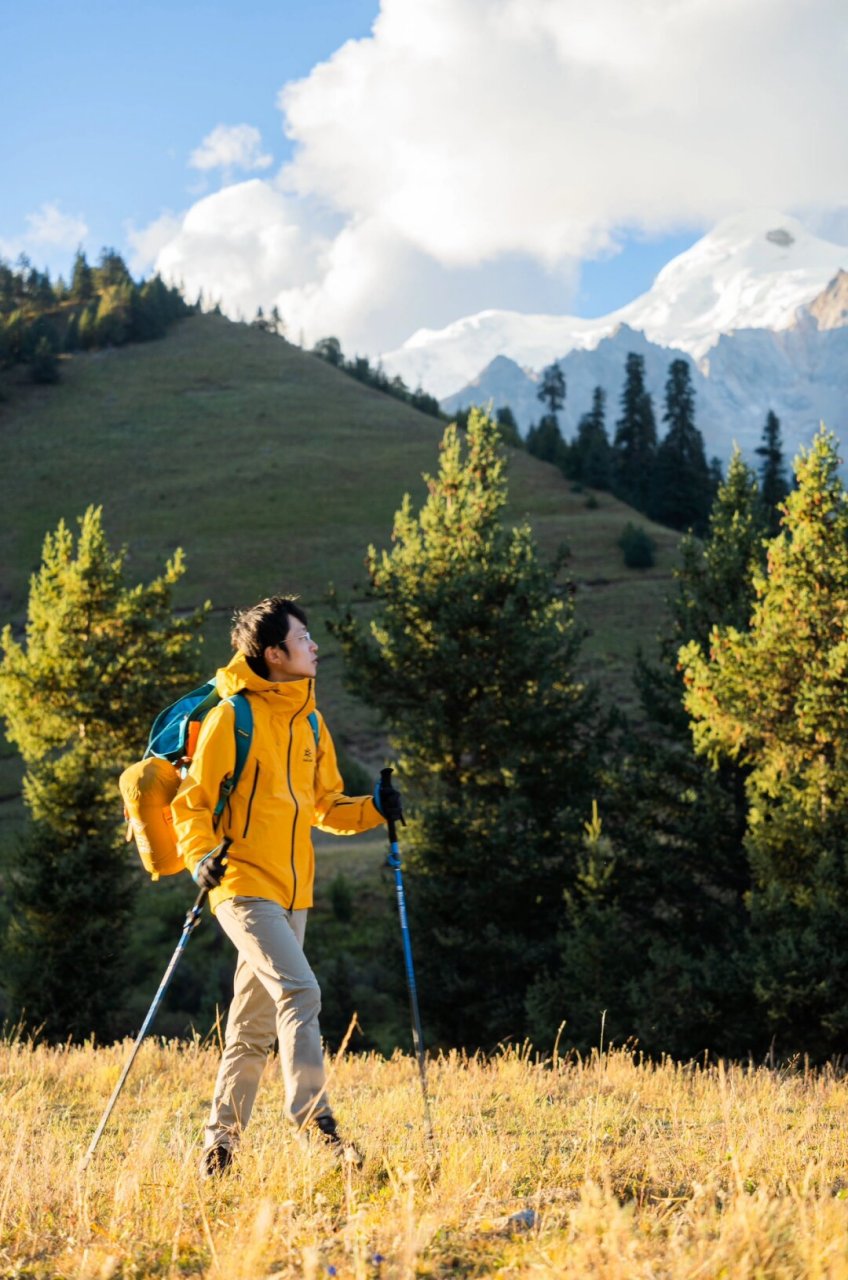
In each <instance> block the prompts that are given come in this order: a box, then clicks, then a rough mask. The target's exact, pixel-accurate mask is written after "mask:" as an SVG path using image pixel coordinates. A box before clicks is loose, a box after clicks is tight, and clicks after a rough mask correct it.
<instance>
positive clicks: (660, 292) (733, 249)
mask: <svg viewBox="0 0 848 1280" xmlns="http://www.w3.org/2000/svg"><path fill="white" fill-rule="evenodd" d="M844 267H848V248H846V247H845V246H843V245H837V244H832V243H830V242H828V241H825V240H821V239H819V238H817V237H816V236H813V235H811V234H810V233H809V232H808V231H807V230H806V229H805V228H804V227H803V226H802V225H801V223H800V222H798V220H797V219H795V218H791V217H788V216H786V215H784V214H780V213H775V212H771V211H765V212H762V211H760V212H755V213H746V214H740V215H738V216H736V217H732V218H725V219H724V220H723V221H722V222H720V223H719V224H718V226H716V227H715V228H714V229H713V230H712V231H711V232H710V233H709V234H708V235H706V236H704V237H703V238H702V239H701V240H699V241H698V242H697V244H695V245H693V246H692V248H691V249H689V250H687V251H686V253H683V254H681V255H680V256H679V257H677V258H675V259H673V261H671V262H670V263H668V265H667V266H665V267H664V268H663V270H662V271H661V272H660V273H659V275H658V276H657V278H656V280H655V281H654V283H653V285H652V286H651V288H650V289H649V290H648V292H647V293H645V294H643V295H642V296H641V297H640V298H637V299H636V300H635V301H633V302H631V303H629V304H628V305H627V306H625V307H621V308H620V309H619V310H618V311H615V312H612V313H610V314H609V315H607V316H603V317H600V318H599V319H596V320H581V319H578V318H575V317H572V316H525V315H520V314H518V313H515V312H506V311H484V312H481V313H480V314H479V315H476V316H469V317H467V318H465V319H463V320H458V321H456V322H455V323H454V324H452V325H449V326H448V327H447V328H446V329H441V330H438V331H433V330H420V331H419V332H418V333H416V334H414V335H413V336H412V337H411V338H410V339H409V340H408V341H407V342H406V343H405V344H404V345H403V347H401V348H399V349H398V350H397V351H394V352H390V353H388V354H387V355H384V356H383V358H382V363H383V367H384V368H385V369H386V371H387V372H388V373H390V374H400V376H401V377H402V378H403V379H404V381H405V382H406V383H407V385H409V386H415V385H418V384H420V385H422V386H424V387H425V388H426V389H427V390H428V391H430V392H431V393H432V394H434V395H437V396H439V397H440V398H441V399H442V402H443V404H444V406H445V408H447V409H448V410H452V409H455V408H458V407H460V406H462V405H466V404H471V403H476V404H480V403H484V404H485V403H487V402H488V401H489V400H493V401H494V403H495V404H496V405H500V404H509V405H510V407H511V408H512V409H513V411H514V412H515V414H516V417H517V418H518V420H519V422H520V423H521V424H522V426H523V427H525V428H526V427H527V426H528V425H529V423H530V421H532V420H534V419H536V418H538V416H539V413H540V409H541V407H540V405H539V402H538V400H537V398H536V390H537V386H538V373H539V371H540V370H541V369H542V368H543V367H544V366H545V365H547V364H550V363H551V362H552V361H553V360H558V361H559V362H560V363H561V365H562V368H563V371H564V373H565V376H566V383H567V388H568V396H567V401H566V410H565V414H564V417H563V418H562V425H563V428H564V431H565V434H566V436H568V435H569V434H571V431H573V429H574V427H575V426H576V423H577V420H578V419H579V417H580V415H581V414H582V413H584V412H586V410H587V409H588V408H589V405H590V403H591V398H592V389H593V388H594V387H595V386H596V385H600V386H603V387H604V389H605V390H606V391H607V395H608V403H609V414H608V417H609V419H610V421H614V419H615V416H616V413H617V407H618V398H619V395H620V390H621V385H622V382H623V373H624V360H625V357H626V355H627V352H628V351H639V352H640V353H642V354H643V355H644V356H645V361H646V373H647V382H648V386H649V389H650V390H651V392H652V394H653V395H654V398H655V402H656V403H657V404H658V406H659V405H661V400H662V393H663V387H664V384H665V378H666V375H667V371H668V365H669V363H670V361H671V360H672V359H673V358H675V356H677V355H679V354H681V353H685V354H686V355H687V356H688V357H689V358H690V362H691V364H692V371H693V380H694V382H695V388H696V394H697V396H698V401H697V406H698V423H699V426H701V429H702V430H703V432H704V435H705V438H706V441H707V447H708V449H709V451H710V452H711V453H719V454H720V455H726V453H727V451H728V449H729V448H730V444H731V442H732V441H733V440H734V439H735V440H738V441H739V443H740V444H741V445H742V447H743V448H746V447H753V444H755V443H757V442H758V440H759V433H760V431H761V428H762V423H763V421H764V419H765V414H766V412H767V410H768V409H769V408H773V409H774V410H775V412H776V413H777V414H778V416H779V417H780V418H781V421H782V423H783V429H784V442H785V444H786V446H787V448H788V449H794V448H795V447H796V446H797V444H798V443H800V442H801V441H803V440H806V439H808V438H809V435H810V432H811V430H814V429H815V427H816V425H817V424H818V420H819V419H821V418H823V419H824V420H825V421H826V422H827V423H828V425H830V426H833V427H834V429H835V430H837V431H839V429H840V421H839V420H838V419H841V420H842V425H843V426H844V425H845V418H846V408H848V395H846V392H848V329H846V328H845V327H844V326H845V324H846V318H845V317H846V310H848V303H846V300H845V297H844V294H845V292H846V283H843V284H840V283H839V273H840V269H841V268H844ZM832 282H833V289H834V290H835V292H834V293H833V294H828V286H830V285H831V283H832ZM846 282H848V277H846ZM840 298H842V302H841V303H840V301H839V299H840ZM810 304H813V305H812V306H811V305H810ZM805 307H806V308H807V310H803V308H805ZM840 307H843V308H844V309H842V310H840ZM834 308H835V310H834ZM834 315H837V317H838V316H841V319H840V318H836V319H834Z"/></svg>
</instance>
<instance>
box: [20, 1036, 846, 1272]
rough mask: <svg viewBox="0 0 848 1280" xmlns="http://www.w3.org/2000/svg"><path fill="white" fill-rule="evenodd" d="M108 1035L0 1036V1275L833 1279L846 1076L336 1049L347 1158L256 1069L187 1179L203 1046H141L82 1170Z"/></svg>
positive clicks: (609, 1059)
mask: <svg viewBox="0 0 848 1280" xmlns="http://www.w3.org/2000/svg"><path fill="white" fill-rule="evenodd" d="M127 1048H128V1046H127V1045H117V1046H114V1047H111V1048H102V1049H101V1048H98V1049H94V1048H92V1047H91V1046H87V1047H83V1048H79V1047H76V1048H60V1049H48V1048H45V1047H41V1046H37V1047H35V1048H32V1047H30V1046H28V1045H26V1044H23V1043H21V1042H19V1041H17V1040H14V1039H12V1040H8V1041H6V1042H5V1043H4V1044H3V1045H2V1046H0V1081H2V1084H1V1085H0V1090H1V1091H2V1092H1V1093H0V1097H2V1107H0V1124H2V1142H3V1152H4V1156H3V1160H2V1164H0V1274H2V1275H3V1276H32V1277H46V1276H51V1277H53V1276H68V1277H71V1276H73V1277H88V1278H91V1280H97V1278H99V1277H103V1278H104V1280H105V1278H106V1277H117V1276H122V1277H129V1276H169V1277H170V1276H174V1277H176V1276H185V1275H196V1276H209V1277H215V1278H220V1280H228V1278H232V1280H250V1278H252V1277H274V1276H278V1277H284V1276H286V1277H287V1276H306V1277H315V1278H316V1280H317V1278H318V1277H324V1276H327V1275H336V1276H338V1277H361V1278H365V1277H376V1276H379V1277H381V1278H384V1280H388V1278H390V1277H398V1278H400V1277H407V1276H413V1275H432V1276H442V1275H460V1276H483V1275H492V1274H503V1275H512V1276H527V1277H531V1276H532V1277H534V1278H538V1280H544V1278H545V1277H563V1278H565V1280H569V1278H571V1277H581V1278H583V1277H587V1276H590V1277H598V1278H601V1280H613V1278H615V1280H618V1278H619V1277H628V1278H631V1277H633V1278H645V1280H648V1277H650V1278H651V1280H655V1278H657V1277H666V1276H674V1277H688V1278H691V1280H696V1278H698V1280H710V1278H714V1277H728V1278H730V1280H736V1278H737V1277H780V1278H784V1277H785V1278H786V1280H789V1278H790V1277H792V1278H794V1277H822V1278H824V1277H828V1278H832V1280H837V1278H841V1277H848V1199H846V1195H848V1192H847V1191H846V1187H848V1126H847V1125H846V1119H847V1118H848V1116H846V1109H847V1107H846V1104H847V1103H848V1085H846V1081H845V1080H844V1079H843V1078H842V1077H841V1075H839V1074H838V1073H837V1072H835V1071H832V1070H825V1071H821V1072H813V1071H805V1070H803V1069H801V1068H798V1069H796V1070H787V1071H771V1070H768V1069H766V1068H762V1067H757V1068H755V1067H750V1068H746V1067H739V1066H729V1067H727V1068H724V1067H718V1068H716V1067H712V1066H710V1067H705V1066H702V1065H697V1064H690V1065H686V1066H681V1065H677V1064H674V1063H672V1062H663V1063H660V1064H648V1063H644V1062H642V1061H640V1060H639V1058H638V1055H634V1054H632V1053H630V1052H627V1051H625V1050H613V1051H612V1052H609V1053H604V1054H595V1055H593V1056H592V1058H591V1059H588V1060H584V1061H580V1060H576V1059H572V1058H567V1059H558V1060H556V1061H554V1062H547V1063H541V1062H539V1061H537V1060H536V1059H535V1057H534V1056H533V1055H531V1054H530V1052H529V1051H524V1052H520V1051H514V1050H509V1051H506V1052H504V1053H502V1054H501V1055H499V1056H497V1057H495V1058H494V1059H492V1060H489V1061H483V1060H480V1059H470V1060H469V1059H467V1058H464V1057H461V1056H458V1055H453V1056H449V1057H445V1058H442V1059H440V1060H438V1061H434V1062H432V1063H431V1064H430V1069H429V1070H430V1091H431V1095H432V1110H433V1116H434V1122H435V1128H436V1135H437V1144H438V1154H439V1160H438V1163H437V1164H436V1163H435V1162H434V1161H432V1160H431V1159H429V1157H428V1151H427V1149H426V1143H425V1141H424V1138H423V1125H422V1121H421V1111H422V1108H421V1097H420V1090H419V1083H418V1078H417V1074H416V1070H415V1065H414V1062H413V1061H412V1060H411V1059H410V1058H408V1057H404V1056H401V1055H397V1056H395V1057H394V1058H392V1059H391V1060H389V1061H386V1060H384V1059H380V1058H374V1057H353V1056H351V1057H348V1058H346V1059H344V1060H342V1061H341V1062H339V1063H338V1064H337V1065H336V1066H335V1067H334V1070H333V1078H332V1094H333V1099H334V1104H335V1107H336V1111H337V1113H338V1115H339V1117H340V1120H341V1122H342V1124H343V1126H344V1129H345V1131H346V1132H347V1133H348V1134H350V1135H351V1136H352V1137H354V1138H355V1140H356V1141H357V1142H358V1143H359V1144H360V1145H361V1146H362V1147H363V1148H364V1150H365V1151H366V1153H367V1160H366V1164H365V1167H364V1169H363V1170H362V1172H360V1173H357V1172H355V1171H353V1170H350V1169H348V1168H338V1167H336V1166H335V1165H334V1164H333V1163H332V1162H331V1160H330V1158H329V1156H328V1155H327V1153H326V1152H323V1151H316V1150H314V1149H311V1148H304V1147H303V1146H301V1145H300V1143H299V1142H298V1141H297V1140H296V1139H294V1138H293V1137H292V1136H291V1134H290V1133H289V1131H288V1129H287V1128H286V1125H285V1124H284V1121H283V1118H282V1105H281V1104H282V1096H281V1088H280V1084H279V1081H278V1079H277V1074H276V1063H271V1064H269V1067H268V1071H267V1075H266V1078H265V1080H264V1082H263V1090H262V1092H261V1094H260V1102H259V1104H258V1105H257V1110H256V1114H255V1118H254V1122H253V1124H252V1125H251V1127H250V1129H249V1131H248V1133H247V1135H246V1137H245V1140H244V1143H243V1145H242V1149H241V1153H240V1156H239V1161H238V1165H237V1168H236V1169H235V1171H234V1172H233V1173H231V1174H230V1175H229V1176H227V1177H225V1178H224V1179H222V1180H221V1181H219V1182H217V1183H215V1184H213V1185H210V1184H209V1183H207V1182H201V1181H200V1179H199V1177H198V1174H197V1161H198V1155H199V1147H198V1141H199V1135H200V1131H201V1127H202V1122H203V1117H204V1113H205V1108H206V1103H207V1099H208V1094H209V1091H210V1088H211V1085H212V1081H213V1078H214V1074H215V1069H216V1058H217V1049H216V1047H215V1046H211V1045H204V1044H201V1043H200V1042H197V1043H194V1044H189V1045H185V1044H177V1043H157V1042H154V1041H151V1042H149V1043H147V1044H145V1045H144V1046H143V1048H142V1051H141V1053H140V1055H139V1058H138V1060H137V1062H136V1064H135V1067H134V1068H133V1072H132V1073H131V1075H130V1077H129V1080H128V1083H127V1085H126V1088H125V1091H124V1094H123V1095H122V1097H121V1098H120V1100H119V1102H118V1105H117V1108H116V1111H115V1113H114V1114H113V1118H112V1122H111V1125H110V1127H109V1129H108V1130H107V1132H106V1134H105V1136H104V1138H103V1140H102V1142H101V1145H100V1147H99V1149H98V1151H97V1153H96V1155H95V1157H94V1159H93V1161H92V1163H91V1165H90V1167H89V1169H88V1171H87V1172H86V1173H82V1172H81V1170H80V1162H81V1158H82V1156H83V1154H84V1152H85V1150H86V1147H87V1145H88V1142H89V1140H90V1137H91V1134H92V1131H93V1129H94V1126H95V1124H96V1122H97V1119H98V1118H99V1115H100V1113H101V1110H102V1108H103V1106H104V1104H105V1101H106V1099H107V1098H108V1096H109V1093H110V1091H111V1088H112V1086H113V1084H114V1081H115V1080H116V1078H117V1075H118V1072H119V1070H120V1066H121V1064H122V1062H123V1060H124V1055H125V1054H126V1052H127Z"/></svg>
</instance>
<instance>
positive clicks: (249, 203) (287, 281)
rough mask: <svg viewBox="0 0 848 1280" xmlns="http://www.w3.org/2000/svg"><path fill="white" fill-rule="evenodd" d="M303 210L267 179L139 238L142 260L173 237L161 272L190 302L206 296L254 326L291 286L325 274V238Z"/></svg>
mask: <svg viewBox="0 0 848 1280" xmlns="http://www.w3.org/2000/svg"><path fill="white" fill-rule="evenodd" d="M298 215H299V209H298V207H297V205H296V204H295V203H294V202H292V201H290V200H288V199H287V198H286V197H285V196H284V195H282V194H281V193H280V192H279V191H277V190H275V189H274V187H273V186H271V185H270V184H269V183H267V182H263V181H262V180H261V179H260V178H251V179H249V180H248V181H246V182H240V183H235V184H233V185H232V186H229V187H224V188H223V190H221V191H218V192H216V193H215V194H214V195H209V196H206V197H204V199H202V200H199V201H198V202H197V203H196V204H194V205H192V207H191V208H190V209H189V210H188V212H187V213H186V214H185V215H183V217H182V218H181V219H179V220H177V225H176V227H175V228H173V227H169V224H170V222H171V219H170V216H169V217H168V220H167V221H166V222H165V223H163V222H162V220H161V219H160V220H159V221H158V222H157V223H154V224H153V225H152V227H148V228H146V229H145V230H144V231H142V232H137V233H135V238H134V244H135V245H136V246H137V247H138V251H139V253H142V252H144V251H145V249H148V250H149V249H150V248H151V247H152V246H153V245H154V243H155V240H156V237H157V235H158V233H159V231H164V232H168V231H169V229H170V234H168V235H167V237H166V239H165V242H164V243H160V244H159V246H158V251H157V253H156V259H155V267H156V269H157V270H158V271H160V272H161V273H162V275H163V276H164V277H165V278H166V279H168V280H172V281H176V282H180V283H182V284H183V286H184V287H185V290H186V293H187V295H188V296H189V297H194V296H195V295H196V294H197V293H199V292H200V290H201V289H202V290H203V293H204V296H205V297H206V298H207V299H214V300H216V301H220V302H221V303H222V306H223V307H224V309H225V310H226V311H227V312H228V314H230V315H233V316H237V315H242V316H244V317H246V318H247V319H250V318H251V317H252V316H253V315H254V313H255V311H256V308H257V306H263V307H265V308H266V309H267V308H268V307H269V306H271V305H272V304H273V302H274V298H275V296H276V294H277V293H279V291H280V290H281V289H283V288H284V287H291V286H295V287H302V286H306V285H308V284H309V282H310V280H311V279H313V278H314V276H315V275H316V274H320V273H321V271H322V266H321V254H322V252H323V249H324V247H325V244H324V240H323V238H322V237H321V235H320V234H318V233H316V232H314V231H307V230H306V229H305V228H304V227H303V226H301V224H300V222H299V221H298Z"/></svg>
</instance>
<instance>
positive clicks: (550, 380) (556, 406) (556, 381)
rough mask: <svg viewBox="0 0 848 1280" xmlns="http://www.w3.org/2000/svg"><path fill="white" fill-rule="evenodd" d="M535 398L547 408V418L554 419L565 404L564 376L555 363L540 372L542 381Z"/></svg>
mask: <svg viewBox="0 0 848 1280" xmlns="http://www.w3.org/2000/svg"><path fill="white" fill-rule="evenodd" d="M536 397H537V399H539V400H541V401H542V404H543V405H545V406H546V407H547V410H548V413H547V416H548V417H551V418H554V419H556V417H557V414H558V413H559V411H560V409H561V408H562V406H563V405H564V404H565V374H564V373H563V371H562V369H561V368H560V366H559V365H558V364H557V363H556V361H555V362H554V363H553V364H549V365H548V366H547V367H546V368H544V369H543V370H542V381H541V383H540V385H539V390H538V391H537V392H536Z"/></svg>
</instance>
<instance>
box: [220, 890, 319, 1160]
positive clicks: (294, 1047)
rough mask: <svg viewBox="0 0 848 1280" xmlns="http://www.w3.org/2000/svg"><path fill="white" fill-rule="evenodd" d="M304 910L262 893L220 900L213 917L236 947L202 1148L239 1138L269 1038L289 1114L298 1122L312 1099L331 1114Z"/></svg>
mask: <svg viewBox="0 0 848 1280" xmlns="http://www.w3.org/2000/svg"><path fill="white" fill-rule="evenodd" d="M306 915H307V913H306V911H286V910H285V908H283V907H281V906H280V905H279V904H278V903H276V902H271V901H270V900H268V899H266V898H229V899H228V900H227V901H225V902H222V903H221V904H220V906H219V907H218V910H217V912H216V917H217V919H218V922H219V924H220V925H221V928H222V929H223V930H224V932H225V933H226V935H227V937H228V938H229V939H230V941H231V942H232V943H233V944H234V946H235V947H236V950H237V951H238V964H237V966H236V976H235V983H234V992H233V1000H232V1003H231V1005H230V1011H229V1014H228V1017H227V1032H226V1037H225V1041H224V1055H223V1057H222V1059H221V1065H220V1068H219V1070H218V1079H217V1081H216V1083H215V1097H214V1099H213V1102H212V1110H211V1112H210V1115H209V1122H208V1124H207V1126H206V1149H207V1150H208V1149H209V1147H213V1146H225V1147H229V1148H230V1149H233V1148H235V1146H236V1145H237V1144H238V1141H239V1138H240V1137H241V1134H242V1132H243V1130H244V1129H246V1128H247V1123H248V1121H249V1120H250V1113H251V1111H252V1110H253V1103H254V1101H255V1099H256V1090H257V1089H258V1087H259V1081H260V1078H261V1076H262V1071H263V1069H264V1067H265V1060H266V1058H267V1056H268V1052H269V1050H270V1049H271V1048H272V1047H273V1044H274V1039H275V1037H276V1039H277V1040H278V1041H279V1050H280V1067H281V1068H282V1073H283V1085H284V1087H285V1093H286V1111H287V1113H288V1116H289V1118H290V1119H291V1120H292V1122H293V1123H295V1124H301V1123H302V1122H303V1120H304V1119H305V1118H306V1116H307V1115H308V1114H309V1112H310V1109H311V1108H312V1107H313V1104H315V1105H314V1110H312V1115H313V1116H319V1115H331V1114H332V1112H331V1110H330V1104H329V1102H328V1101H327V1097H326V1094H324V1093H322V1090H323V1088H324V1052H323V1047H322V1045H321V1032H320V1029H319V1026H318V1014H319V1011H320V1009H321V992H320V990H319V988H318V983H317V981H316V979H315V975H314V973H313V972H312V970H311V969H310V967H309V964H308V962H307V959H306V956H305V955H304V953H303V938H304V934H305V932H306ZM319 1094H320V1095H321V1096H320V1099H319V1100H318V1102H317V1103H316V1102H315V1099H316V1097H318V1095H319Z"/></svg>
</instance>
